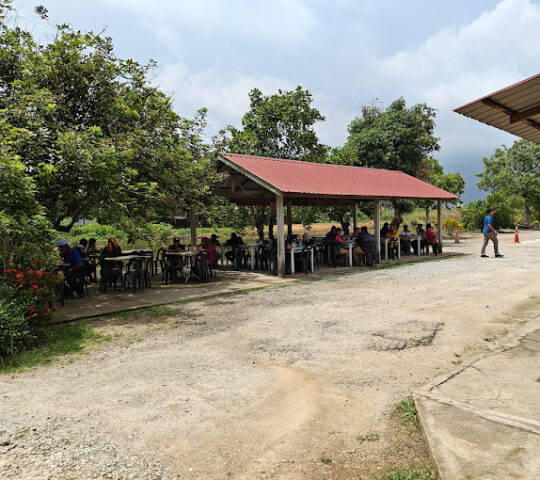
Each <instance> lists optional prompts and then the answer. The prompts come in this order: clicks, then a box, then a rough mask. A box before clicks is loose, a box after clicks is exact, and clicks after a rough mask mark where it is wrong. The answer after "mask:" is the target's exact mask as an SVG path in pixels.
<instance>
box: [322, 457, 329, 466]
mask: <svg viewBox="0 0 540 480" xmlns="http://www.w3.org/2000/svg"><path fill="white" fill-rule="evenodd" d="M321 462H322V463H324V464H325V465H330V464H331V463H332V459H331V458H328V457H322V458H321Z"/></svg>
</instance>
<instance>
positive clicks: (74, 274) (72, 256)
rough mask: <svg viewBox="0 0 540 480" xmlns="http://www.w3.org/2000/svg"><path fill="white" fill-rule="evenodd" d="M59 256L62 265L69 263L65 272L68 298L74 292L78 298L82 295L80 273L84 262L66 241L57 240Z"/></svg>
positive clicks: (82, 285)
mask: <svg viewBox="0 0 540 480" xmlns="http://www.w3.org/2000/svg"><path fill="white" fill-rule="evenodd" d="M56 245H57V246H58V250H59V252H60V256H61V257H62V260H63V262H64V263H69V264H70V267H69V269H68V270H66V271H65V278H66V284H67V287H68V292H67V294H68V296H69V294H70V293H71V292H76V293H77V295H78V296H79V297H82V296H83V294H84V284H83V280H81V275H80V273H81V272H82V269H83V267H84V261H83V259H82V256H81V254H80V252H79V250H78V249H77V248H71V247H70V246H69V244H68V242H67V241H66V240H58V242H57V244H56Z"/></svg>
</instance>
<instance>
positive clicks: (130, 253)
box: [122, 248, 154, 255]
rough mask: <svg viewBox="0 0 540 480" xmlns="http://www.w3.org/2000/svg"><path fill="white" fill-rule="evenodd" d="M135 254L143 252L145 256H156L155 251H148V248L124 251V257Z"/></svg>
mask: <svg viewBox="0 0 540 480" xmlns="http://www.w3.org/2000/svg"><path fill="white" fill-rule="evenodd" d="M135 252H143V253H144V254H145V255H147V254H149V253H150V254H152V255H154V251H153V250H150V249H147V248H139V249H135V250H124V251H123V252H122V255H132V254H133V253H135Z"/></svg>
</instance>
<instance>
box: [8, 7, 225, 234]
mask: <svg viewBox="0 0 540 480" xmlns="http://www.w3.org/2000/svg"><path fill="white" fill-rule="evenodd" d="M0 9H1V11H2V15H1V16H0V137H1V139H2V140H0V141H2V142H3V143H4V145H5V146H8V147H9V148H10V150H11V151H12V152H13V154H14V155H17V156H18V158H20V162H21V163H22V164H23V165H24V166H25V171H26V173H27V174H28V175H30V176H31V178H32V181H33V183H34V184H35V188H36V194H35V196H36V200H37V202H38V203H39V204H41V205H43V206H44V207H45V212H46V214H47V216H48V218H49V219H50V220H51V222H52V223H53V225H54V227H55V228H56V229H57V230H69V229H70V228H71V226H72V225H73V224H74V223H75V222H76V221H77V220H78V219H80V218H83V217H92V218H97V219H98V220H100V221H106V222H115V223H120V222H124V221H126V219H129V221H131V222H141V221H144V220H146V219H153V218H154V217H155V216H156V215H159V214H160V213H163V212H170V210H171V209H178V208H188V207H189V206H191V205H192V204H203V203H204V201H205V198H206V197H207V196H208V195H209V189H210V186H211V185H212V182H213V181H216V180H218V179H219V175H217V174H216V172H215V171H214V169H213V164H212V159H211V158H210V155H209V149H208V148H206V147H205V144H204V143H203V142H202V141H201V140H200V137H201V130H202V128H203V127H204V125H205V111H204V110H202V111H200V112H199V113H198V114H197V115H196V117H195V118H194V119H193V120H188V119H184V118H181V117H179V116H178V115H177V114H176V113H175V112H174V111H173V109H172V101H171V99H170V97H168V96H167V95H165V94H164V93H163V92H161V91H160V90H158V89H157V88H155V87H153V86H152V85H151V84H150V81H149V77H148V76H149V73H150V72H151V70H152V69H153V67H154V66H155V64H154V63H153V62H150V63H149V64H148V65H141V64H139V63H137V62H134V61H132V60H129V59H128V60H126V59H122V58H119V57H118V56H117V55H116V54H115V52H114V48H113V42H112V39H111V38H110V37H107V36H105V35H104V34H103V33H97V34H96V33H92V32H83V33H81V32H78V31H75V30H74V29H72V28H71V27H70V26H68V25H59V26H57V27H56V33H55V36H54V38H53V39H52V41H51V42H50V43H48V44H45V45H38V44H37V43H36V42H35V41H34V39H33V38H32V35H31V34H30V33H29V32H26V31H24V30H22V29H20V28H19V27H17V26H16V23H14V20H13V15H12V7H11V2H10V1H9V0H0ZM38 13H39V14H40V15H41V16H42V17H44V16H46V10H44V9H43V8H41V9H39V11H38Z"/></svg>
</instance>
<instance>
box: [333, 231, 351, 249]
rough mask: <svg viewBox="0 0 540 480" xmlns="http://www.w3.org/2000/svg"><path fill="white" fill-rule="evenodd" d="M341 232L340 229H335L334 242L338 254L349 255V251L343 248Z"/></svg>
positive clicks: (343, 242) (343, 241)
mask: <svg viewBox="0 0 540 480" xmlns="http://www.w3.org/2000/svg"><path fill="white" fill-rule="evenodd" d="M342 235H343V230H342V229H341V228H337V229H336V241H337V243H338V246H339V253H340V254H342V255H349V249H348V248H345V240H343V237H342Z"/></svg>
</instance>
